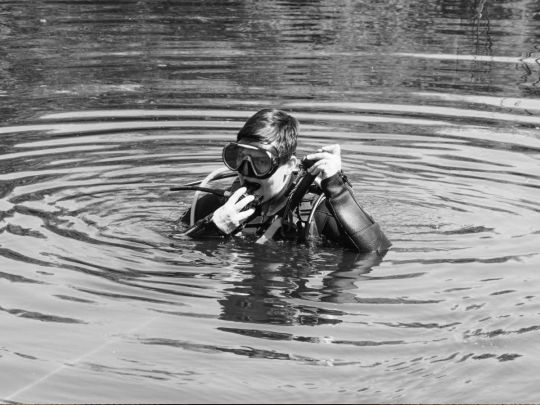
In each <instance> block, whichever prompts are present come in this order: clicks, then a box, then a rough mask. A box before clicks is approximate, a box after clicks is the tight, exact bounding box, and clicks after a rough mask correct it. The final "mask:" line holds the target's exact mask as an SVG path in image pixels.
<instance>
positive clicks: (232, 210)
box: [212, 187, 255, 235]
mask: <svg viewBox="0 0 540 405" xmlns="http://www.w3.org/2000/svg"><path fill="white" fill-rule="evenodd" d="M246 191H247V188H246V187H240V188H239V189H238V190H236V191H235V192H234V193H233V194H232V195H231V196H230V197H229V199H228V200H227V202H226V203H225V204H223V205H222V206H221V207H219V208H218V209H217V210H216V211H215V212H214V215H213V216H212V221H213V222H214V223H215V224H216V226H217V227H218V229H219V230H220V231H221V232H223V233H225V234H227V235H229V234H231V233H232V232H234V231H235V230H236V229H237V228H238V227H239V226H240V224H241V223H242V222H244V221H245V220H246V219H248V218H249V217H250V216H251V215H253V213H254V212H255V208H249V209H247V210H245V211H242V210H243V209H244V208H245V207H246V205H248V204H249V203H250V202H252V201H253V200H254V199H255V197H254V196H253V195H247V196H246V197H244V198H242V196H243V195H244V193H245V192H246Z"/></svg>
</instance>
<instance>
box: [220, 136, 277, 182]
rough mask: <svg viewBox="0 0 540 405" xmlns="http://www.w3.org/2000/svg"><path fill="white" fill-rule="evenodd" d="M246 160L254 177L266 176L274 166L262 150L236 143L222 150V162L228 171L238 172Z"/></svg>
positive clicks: (269, 157) (270, 158)
mask: <svg viewBox="0 0 540 405" xmlns="http://www.w3.org/2000/svg"><path fill="white" fill-rule="evenodd" d="M246 160H247V161H248V162H249V163H250V165H251V167H252V169H253V173H254V174H255V175H256V177H260V176H265V175H267V174H268V173H270V172H271V171H272V169H274V166H275V163H274V161H273V159H272V157H271V156H270V155H269V153H268V152H267V151H265V150H264V149H259V148H256V147H250V146H247V145H241V144H237V143H230V144H228V145H227V146H225V148H223V162H224V163H225V165H226V166H227V167H228V168H229V169H231V170H235V171H236V170H238V169H239V168H240V166H241V165H242V162H244V161H246Z"/></svg>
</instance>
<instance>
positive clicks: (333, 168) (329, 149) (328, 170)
mask: <svg viewBox="0 0 540 405" xmlns="http://www.w3.org/2000/svg"><path fill="white" fill-rule="evenodd" d="M306 158H307V159H309V160H314V161H315V163H314V164H313V165H312V166H311V167H310V168H309V169H308V170H307V171H308V172H309V173H310V174H312V175H314V176H319V177H320V179H321V180H324V179H327V178H329V177H332V176H333V175H334V174H336V173H338V172H339V171H341V147H340V146H339V145H338V144H333V145H328V146H323V147H322V148H320V149H318V150H317V153H312V154H310V155H307V156H306Z"/></svg>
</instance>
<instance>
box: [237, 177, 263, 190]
mask: <svg viewBox="0 0 540 405" xmlns="http://www.w3.org/2000/svg"><path fill="white" fill-rule="evenodd" d="M242 186H243V187H246V188H247V193H248V194H253V193H254V192H255V191H257V190H258V189H259V188H261V185H260V184H259V183H255V182H252V181H249V180H245V179H244V183H243V184H242Z"/></svg>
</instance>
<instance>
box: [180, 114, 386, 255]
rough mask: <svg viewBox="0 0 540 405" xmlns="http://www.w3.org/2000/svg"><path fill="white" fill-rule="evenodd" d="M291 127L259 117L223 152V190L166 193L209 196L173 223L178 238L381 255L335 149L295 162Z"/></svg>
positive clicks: (379, 241) (377, 235) (372, 225)
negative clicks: (318, 245)
mask: <svg viewBox="0 0 540 405" xmlns="http://www.w3.org/2000/svg"><path fill="white" fill-rule="evenodd" d="M298 126H299V124H298V121H297V120H296V118H294V117H292V116H291V115H289V114H287V113H286V112H284V111H281V110H276V109H263V110H261V111H259V112H257V113H256V114H254V115H253V116H252V117H251V118H249V119H248V120H247V121H246V123H245V124H244V126H243V127H242V129H240V131H239V132H238V135H237V139H236V142H231V143H229V144H227V145H226V146H225V147H224V148H223V152H222V157H223V163H224V164H225V166H226V167H227V168H228V169H230V170H231V171H233V172H234V173H233V174H232V175H234V176H235V177H236V179H235V180H234V181H233V183H232V185H231V187H230V189H228V190H212V189H211V188H208V187H202V185H201V187H197V186H193V187H191V188H190V187H176V188H172V189H171V190H183V189H196V190H197V189H198V190H203V191H210V193H208V194H205V195H203V196H202V197H201V198H198V199H197V200H196V203H194V204H193V205H192V207H191V209H189V210H188V211H187V212H186V213H185V214H184V215H183V216H182V218H181V219H180V220H181V222H182V223H183V224H185V225H187V229H186V230H184V235H187V236H189V237H192V238H209V237H211V238H217V237H230V236H233V235H235V236H246V237H247V236H248V235H252V237H254V239H255V241H256V243H258V244H264V243H266V242H267V241H269V240H294V241H300V242H304V241H307V240H312V239H313V238H316V237H321V238H323V240H325V241H328V242H331V243H337V244H339V245H341V246H343V247H346V248H348V249H351V250H353V251H355V252H376V253H377V254H378V255H380V256H382V255H384V254H385V253H386V251H387V250H388V249H389V247H390V246H391V243H390V241H389V240H388V239H387V238H386V236H385V235H384V233H383V232H382V230H381V229H380V227H379V225H378V224H377V223H376V222H375V221H374V220H373V218H372V217H371V216H369V215H368V214H367V213H366V212H365V211H364V210H363V209H362V207H361V206H360V205H359V204H358V202H357V201H356V199H355V197H354V194H353V192H352V188H351V185H350V183H349V182H348V180H347V177H346V176H345V175H344V174H343V172H342V170H341V151H340V146H339V145H337V144H335V145H328V146H324V147H322V148H320V149H318V150H317V151H316V152H315V153H311V154H309V155H307V156H306V157H305V158H304V159H303V160H302V162H299V160H298V158H297V157H296V156H295V152H296V146H297V137H298ZM299 167H300V170H299Z"/></svg>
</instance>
